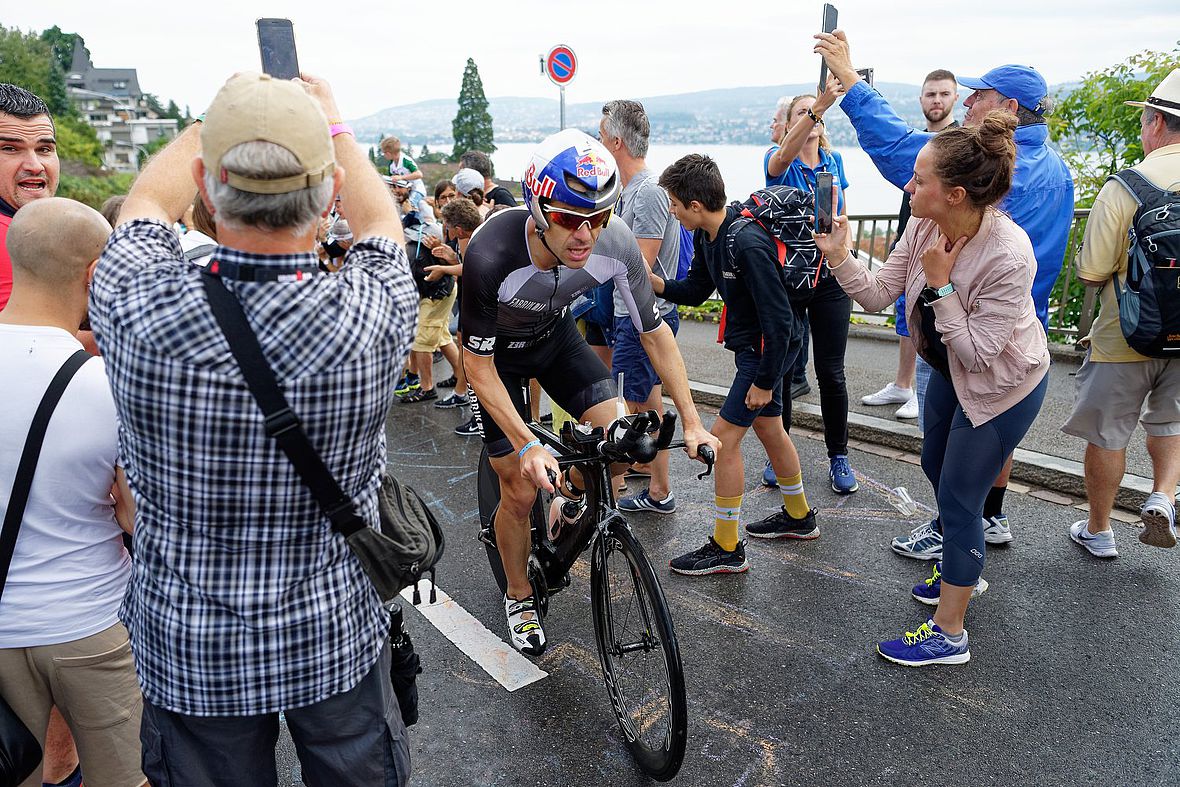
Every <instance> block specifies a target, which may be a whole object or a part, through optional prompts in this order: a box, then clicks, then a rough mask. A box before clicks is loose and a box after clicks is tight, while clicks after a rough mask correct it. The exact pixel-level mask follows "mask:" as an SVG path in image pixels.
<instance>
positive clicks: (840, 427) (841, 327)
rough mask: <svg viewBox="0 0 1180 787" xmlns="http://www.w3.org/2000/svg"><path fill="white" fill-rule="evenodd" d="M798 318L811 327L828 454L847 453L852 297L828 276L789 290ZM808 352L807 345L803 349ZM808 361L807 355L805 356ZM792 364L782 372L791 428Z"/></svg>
mask: <svg viewBox="0 0 1180 787" xmlns="http://www.w3.org/2000/svg"><path fill="white" fill-rule="evenodd" d="M790 295H791V308H793V309H794V310H795V318H796V319H798V320H799V321H800V322H804V321H805V322H804V324H809V325H810V327H811V345H812V347H813V348H814V356H815V378H816V380H818V381H819V409H820V412H821V414H822V415H823V419H824V444H825V445H827V447H828V458H829V459H830V458H831V457H833V456H836V455H837V454H847V453H848V386H847V385H846V384H845V382H844V352H845V351H846V350H847V349H848V318H849V317H850V316H852V299H851V298H849V297H848V296H847V295H845V294H844V290H842V289H840V284H839V283H838V282H837V281H836V280H835V278H832V277H828V278H826V279H824V280H823V281H821V282H820V284H819V286H818V287H816V288H815V289H814V290H799V291H796V292H792V293H790ZM800 352H801V354H802V355H804V356H805V355H806V352H807V347H806V345H804V347H803V349H802V350H801V351H800ZM803 363H806V357H804V358H803ZM793 374H794V372H793V371H792V368H791V366H788V367H787V370H786V373H785V374H784V375H783V426H785V427H786V429H787V431H788V432H789V431H791V394H790V390H791V377H792V375H793Z"/></svg>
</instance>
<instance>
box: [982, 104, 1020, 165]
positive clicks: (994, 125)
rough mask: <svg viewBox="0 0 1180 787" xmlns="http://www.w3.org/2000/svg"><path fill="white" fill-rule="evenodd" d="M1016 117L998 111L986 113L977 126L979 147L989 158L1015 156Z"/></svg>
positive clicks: (1009, 113)
mask: <svg viewBox="0 0 1180 787" xmlns="http://www.w3.org/2000/svg"><path fill="white" fill-rule="evenodd" d="M1016 123H1017V121H1016V115H1014V114H1012V113H1011V112H1005V111H1003V110H999V109H993V110H992V111H991V112H988V113H987V114H986V115H985V116H984V118H983V122H982V123H980V124H979V146H980V147H981V148H983V150H984V152H985V153H986V154H987V155H989V156H1007V155H1013V156H1014V155H1015V154H1016V140H1015V136H1016Z"/></svg>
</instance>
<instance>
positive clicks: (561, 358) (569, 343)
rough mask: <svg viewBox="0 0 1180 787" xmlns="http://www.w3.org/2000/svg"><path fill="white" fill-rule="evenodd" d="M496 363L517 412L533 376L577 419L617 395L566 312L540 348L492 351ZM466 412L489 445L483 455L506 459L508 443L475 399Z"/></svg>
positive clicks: (550, 395) (546, 391) (597, 360)
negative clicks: (486, 452) (468, 412)
mask: <svg viewBox="0 0 1180 787" xmlns="http://www.w3.org/2000/svg"><path fill="white" fill-rule="evenodd" d="M495 361H496V372H497V373H499V375H500V381H501V382H502V383H504V387H505V388H506V389H507V390H508V396H509V397H511V399H512V404H513V405H514V406H515V407H516V410H517V412H522V411H523V410H524V390H523V388H524V386H525V385H526V384H527V383H528V381H529V379H530V378H534V377H535V378H536V379H537V381H538V382H539V383H540V384H541V387H542V388H543V389H545V393H547V394H549V398H550V399H552V400H553V401H554V402H556V403H557V405H558V406H559V407H561V408H562V409H563V410H565V411H566V412H568V413H569V414H570V415H572V416H574V417H575V418H579V419H580V418H581V417H582V414H583V413H585V412H586V411H587V410H589V409H590V408H591V407H593V406H594V405H596V404H600V403H601V402H605V401H608V400H610V399H613V398H615V395H616V394H615V383H614V380H613V379H611V376H610V369H607V368H606V366H605V365H603V363H602V361H601V360H599V358H598V356H597V355H595V354H594V351H593V350H591V349H590V347H589V345H587V344H586V340H585V339H583V338H582V335H581V334H579V333H578V329H577V327H576V326H575V325H574V320H573V318H572V317H570V316H569V314H566V316H565V317H564V318H562V319H561V321H560V322H558V324H557V325H556V327H555V328H554V330H553V333H552V334H551V335H550V336H549V337H548V338H546V339H545V340H544V341H543V342H541V343H540V344H538V345H536V346H535V347H526V348H524V349H521V350H497V351H496V357H495ZM471 414H472V416H473V417H474V418H475V423H476V425H477V426H478V427H479V432H480V434H481V435H483V442H484V445H486V446H487V447H488V455H489V456H493V457H498V456H506V455H508V454H509V453H510V452H511V451H512V443H511V442H509V440H508V438H507V437H505V435H504V431H503V430H502V429H501V428H500V427H499V425H497V424H496V422H495V421H494V420H493V419H492V417H491V415H490V414H489V413H486V412H484V410H483V408H482V407H480V406H479V400H478V398H473V399H472V400H471ZM525 420H528V419H527V417H526V419H525Z"/></svg>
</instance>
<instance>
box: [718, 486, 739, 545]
mask: <svg viewBox="0 0 1180 787" xmlns="http://www.w3.org/2000/svg"><path fill="white" fill-rule="evenodd" d="M713 509H714V511H716V513H715V514H714V515H713V517H714V518H713V540H714V541H716V542H717V545H718V546H720V547H721V548H722V549H724V550H725V551H727V552H732V551H734V550H735V549H737V545H738V519H740V518H741V515H742V496H741V495H738V496H737V497H722V496H721V495H716V496H714V497H713Z"/></svg>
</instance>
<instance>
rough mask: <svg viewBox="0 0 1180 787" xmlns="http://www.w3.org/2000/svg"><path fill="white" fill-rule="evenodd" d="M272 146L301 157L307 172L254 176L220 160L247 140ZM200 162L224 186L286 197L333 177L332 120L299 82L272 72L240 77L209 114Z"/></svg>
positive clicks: (221, 94) (216, 100) (223, 90)
mask: <svg viewBox="0 0 1180 787" xmlns="http://www.w3.org/2000/svg"><path fill="white" fill-rule="evenodd" d="M258 141H261V142H273V143H275V144H276V145H280V146H282V147H284V148H286V149H287V150H289V151H291V153H292V154H293V155H294V156H295V158H297V159H299V163H300V164H301V165H303V173H302V174H299V175H292V176H290V177H285V178H275V179H265V178H250V177H245V176H243V175H239V174H237V173H235V172H229V171H228V170H226V169H225V168H223V167H222V166H221V157H222V156H224V155H225V153H226V151H228V150H229V149H230V148H232V147H235V146H237V145H240V144H242V143H243V142H258ZM201 159H202V160H203V161H204V162H205V169H206V170H207V171H209V172H212V173H214V176H215V177H217V178H218V179H219V180H220V181H221V182H222V183H228V184H229V185H231V186H233V187H234V188H235V189H239V190H241V191H248V192H250V193H252V194H286V193H288V192H292V191H298V190H299V189H305V188H310V187H311V186H315V185H317V184H319V183H322V182H323V181H324V179H325V178H330V177H332V172H333V171H334V170H335V169H336V152H335V150H334V149H333V147H332V137H331V135H330V134H329V132H328V119H327V117H325V116H324V112H323V110H322V109H320V106H319V104H317V103H316V102H315V100H314V99H313V98H312V97H311V96H309V95H308V94H307V93H306V91H304V89H303V88H302V87H300V86H299V85H297V84H295V83H294V82H291V81H288V80H282V79H272V78H271V77H270V76H269V75H267V74H256V73H245V74H238V75H237V76H235V77H234V78H233V79H231V80H230V81H229V82H227V83H226V84H225V86H224V87H222V88H221V90H219V91H218V93H217V95H216V96H215V97H214V98H213V103H212V104H210V105H209V109H208V110H206V112H205V124H204V126H203V127H202V128H201Z"/></svg>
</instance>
